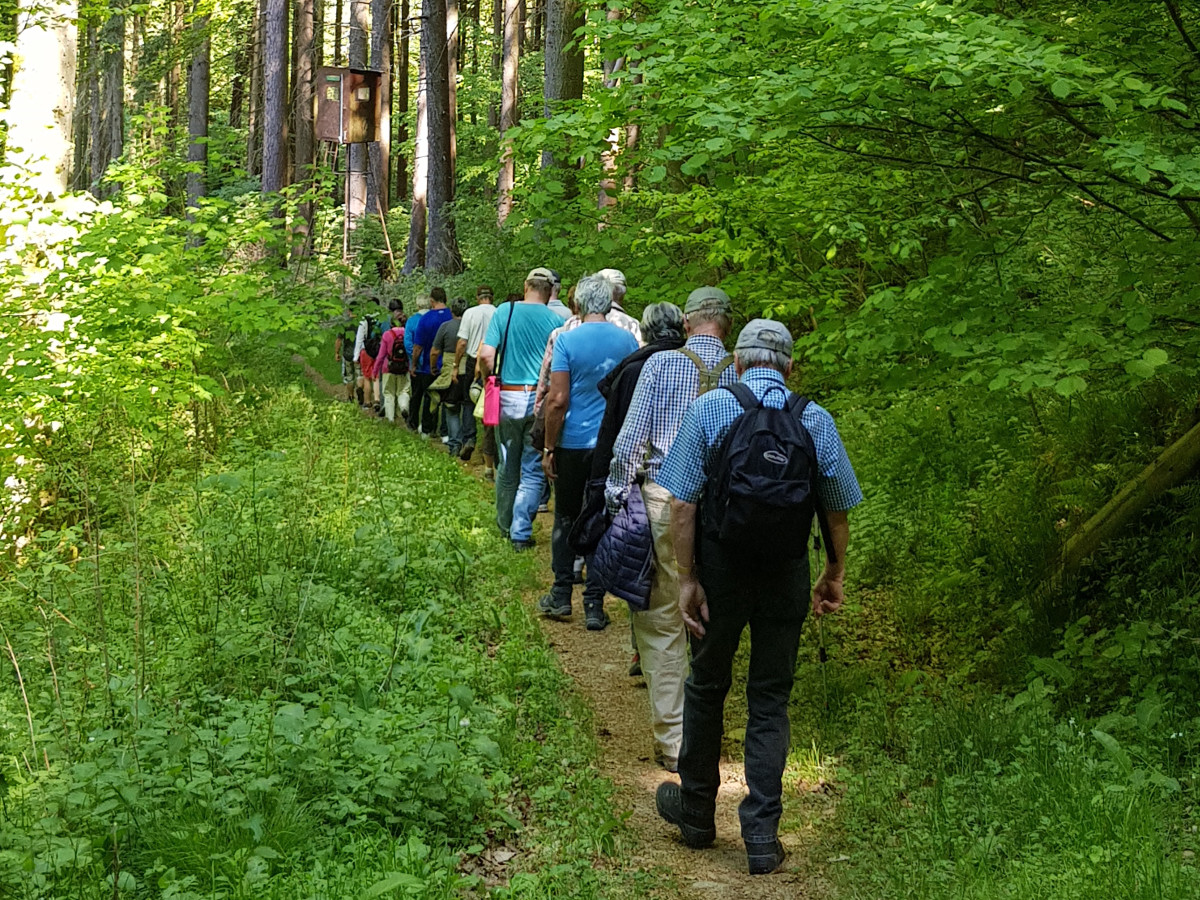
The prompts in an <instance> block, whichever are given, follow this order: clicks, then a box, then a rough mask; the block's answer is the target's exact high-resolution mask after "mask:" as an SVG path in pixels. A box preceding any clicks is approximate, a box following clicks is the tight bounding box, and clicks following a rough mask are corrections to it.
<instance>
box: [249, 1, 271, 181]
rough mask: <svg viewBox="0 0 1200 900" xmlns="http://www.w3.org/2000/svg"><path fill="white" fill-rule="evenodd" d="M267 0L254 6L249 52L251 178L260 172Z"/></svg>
mask: <svg viewBox="0 0 1200 900" xmlns="http://www.w3.org/2000/svg"><path fill="white" fill-rule="evenodd" d="M266 9H267V0H258V2H257V3H256V4H255V7H254V26H253V29H252V30H253V44H252V47H251V53H250V113H249V116H248V117H247V122H248V125H249V133H248V134H247V137H246V174H247V175H248V176H250V177H251V178H253V177H254V176H255V175H258V174H260V173H261V172H262V114H263V108H262V103H263V28H264V23H265V20H266Z"/></svg>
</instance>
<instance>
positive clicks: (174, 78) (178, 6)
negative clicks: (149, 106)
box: [167, 0, 184, 148]
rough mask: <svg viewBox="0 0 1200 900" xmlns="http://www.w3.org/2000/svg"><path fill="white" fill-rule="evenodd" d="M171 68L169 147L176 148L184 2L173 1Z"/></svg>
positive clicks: (181, 78) (168, 87)
mask: <svg viewBox="0 0 1200 900" xmlns="http://www.w3.org/2000/svg"><path fill="white" fill-rule="evenodd" d="M170 9H171V67H170V68H169V69H167V146H169V147H172V148H173V147H175V146H176V144H175V139H176V136H177V135H178V133H179V122H180V119H181V118H182V114H183V109H182V103H181V100H180V97H181V96H182V91H181V88H182V85H183V50H182V47H183V21H184V8H183V0H171V4H170Z"/></svg>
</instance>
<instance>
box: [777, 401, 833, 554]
mask: <svg viewBox="0 0 1200 900" xmlns="http://www.w3.org/2000/svg"><path fill="white" fill-rule="evenodd" d="M810 403H812V401H811V400H809V399H808V398H807V397H801V396H800V395H799V394H792V396H790V397H788V401H787V406H786V409H787V411H788V412H790V413H791V414H792V415H794V416H795V417H796V422H797V423H799V425H800V427H801V428H804V420H803V418H802V417H803V416H804V411H805V410H806V409H808V405H809V404H810ZM804 432H805V434H808V429H807V428H804ZM808 439H809V440H810V441H811V440H812V435H811V434H809V435H808ZM816 450H817V447H816V442H815V441H814V442H813V453H814V454H815V453H816ZM814 458H815V457H814ZM816 462H817V477H818V478H820V477H821V471H820V466H821V463H820V460H817V461H816ZM812 497H813V504H814V505H815V506H816V510H817V525H818V526H819V527H820V529H821V541H823V542H824V544H825V555H826V557H828V559H829V561H830V562H835V563H836V562H837V552H836V551H835V550H834V549H833V530H832V529H831V528H830V527H829V516H828V514H827V513H826V512H825V504H824V503H822V502H821V492H820V491H818V490H817V489H816V485H815V484H814V485H813V494H812ZM815 546H816V547H817V549H820V546H821V545H820V542H816V543H815Z"/></svg>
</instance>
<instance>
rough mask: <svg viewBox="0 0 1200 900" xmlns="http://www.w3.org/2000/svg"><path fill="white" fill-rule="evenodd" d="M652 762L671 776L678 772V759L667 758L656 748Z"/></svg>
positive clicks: (675, 757) (673, 757)
mask: <svg viewBox="0 0 1200 900" xmlns="http://www.w3.org/2000/svg"><path fill="white" fill-rule="evenodd" d="M654 761H655V762H656V763H658V765H660V766H662V767H663V768H664V769H666V770H667V771H668V772H670V773H671V774H675V773H676V772H678V771H679V757H678V756H667V754H665V753H663V752H662V750H660V749H658V748H657V747H656V748H655V749H654Z"/></svg>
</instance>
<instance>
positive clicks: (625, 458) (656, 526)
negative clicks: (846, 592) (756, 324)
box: [604, 287, 736, 772]
mask: <svg viewBox="0 0 1200 900" xmlns="http://www.w3.org/2000/svg"><path fill="white" fill-rule="evenodd" d="M683 315H684V328H685V329H686V331H687V335H688V338H687V341H686V342H685V343H684V345H683V348H682V349H680V350H664V351H663V352H661V353H655V354H654V355H653V356H651V357H650V358H649V359H648V360H646V364H645V366H643V368H642V372H641V375H639V377H638V382H637V387H636V388H634V391H633V397H632V399H631V400H630V402H629V411H628V412H627V413H626V414H625V421H624V423H623V424H622V425H621V430H620V432H619V433H618V434H617V440H616V442H615V443H614V444H613V457H612V463H611V465H610V467H609V475H608V483H607V484H606V485H605V491H604V493H605V499H606V501H607V503H608V508H609V511H610V512H612V513H615V512H616V511H617V509H619V508H620V506H621V504H622V503H623V502H624V499H625V496H626V494H627V493H628V492H629V486H630V485H631V484H632V483H633V480H634V478H635V477H636V476H637V475H638V473H639V471H643V470H644V472H645V482H644V483H643V485H642V497H643V498H644V499H645V501H646V514H647V516H648V517H649V519H650V530H651V532H652V534H653V538H654V576H653V580H652V581H651V584H650V606H649V608H648V609H646V610H645V611H644V612H636V613H634V614H633V617H632V618H633V637H634V640H635V641H636V642H637V652H638V656H639V657H640V658H641V665H642V674H643V675H645V677H646V687H647V688H648V689H649V694H650V726H651V729H652V730H653V732H654V756H655V759H657V760H658V762H659V764H660V765H661V766H662V767H663V768H664V769H666V770H667V771H669V772H674V771H675V768H676V766H677V761H678V759H679V747H680V744H681V743H682V741H683V682H684V679H686V678H687V629H686V628H685V627H684V624H683V619H681V618H680V617H679V575H678V573H677V572H676V571H675V550H674V547H673V546H672V544H671V495H670V494H669V493H667V491H666V490H665V489H664V488H662V487H659V485H658V483H657V481H658V470H659V467H660V466H661V465H662V461H663V459H665V458H666V455H667V451H668V450H670V449H671V442H672V441H673V440H674V439H675V432H676V431H678V430H679V423H680V422H682V421H683V416H684V413H686V412H687V410H688V407H689V406H691V405H692V401H694V400H695V399H696V397H697V396H698V395H699V394H700V393H701V392H702V389H707V388H708V387H711V386H715V385H716V384H718V383H719V384H732V383H733V381H734V380H735V377H736V376H735V375H734V372H733V357H731V356H730V355H729V354H728V352H727V351H726V350H725V344H724V343H723V342H724V340H725V337H726V336H727V335H728V334H729V329H730V327H731V324H732V322H731V318H730V315H731V303H730V300H729V295H728V294H726V293H725V292H724V291H723V290H721V289H720V288H715V287H699V288H696V290H694V291H692V292H691V294H689V295H688V298H687V302H686V303H685V304H684V307H683Z"/></svg>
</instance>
